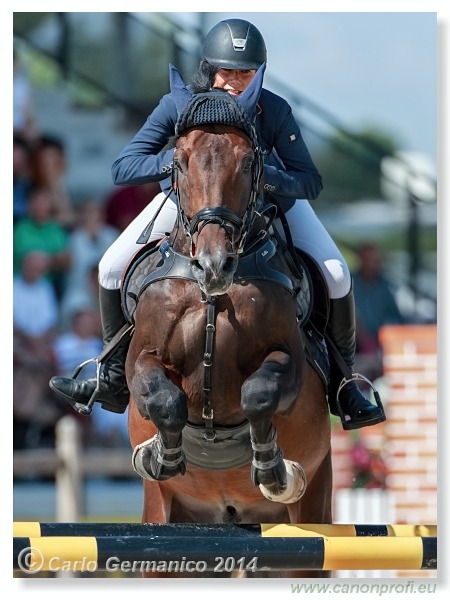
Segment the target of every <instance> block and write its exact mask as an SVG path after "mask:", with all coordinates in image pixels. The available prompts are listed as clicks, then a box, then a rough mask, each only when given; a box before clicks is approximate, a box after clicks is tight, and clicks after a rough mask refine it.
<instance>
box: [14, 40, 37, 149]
mask: <svg viewBox="0 0 450 600" xmlns="http://www.w3.org/2000/svg"><path fill="white" fill-rule="evenodd" d="M13 130H14V134H18V135H20V136H22V137H23V138H25V139H26V140H27V141H28V142H31V141H33V140H35V139H36V137H37V135H38V127H37V123H36V117H35V113H34V108H33V100H32V94H31V86H30V82H29V79H28V74H27V72H26V70H25V68H24V66H23V64H22V61H21V60H20V57H19V54H18V52H17V51H16V49H15V48H14V49H13Z"/></svg>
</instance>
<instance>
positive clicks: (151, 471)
mask: <svg viewBox="0 0 450 600" xmlns="http://www.w3.org/2000/svg"><path fill="white" fill-rule="evenodd" d="M130 391H131V395H132V397H133V399H134V401H135V402H136V405H137V407H138V410H139V412H140V414H141V416H142V417H143V418H144V419H151V420H152V421H153V423H154V424H155V426H156V427H157V429H158V433H157V434H156V435H155V436H154V437H152V438H151V439H149V440H147V441H145V442H143V443H142V444H139V445H138V446H136V448H135V449H134V452H133V459H132V460H133V466H134V468H135V470H136V472H137V473H138V474H139V475H140V476H141V477H144V478H145V479H151V480H157V481H163V480H165V479H169V478H170V477H173V476H174V475H178V473H181V474H182V475H184V473H185V472H186V458H185V456H184V453H183V451H182V448H181V432H182V430H183V428H184V426H185V425H186V422H187V418H188V410H187V401H186V396H185V395H184V393H183V392H182V391H181V390H180V388H178V387H177V386H176V385H175V384H174V383H173V382H172V381H171V380H170V379H169V378H168V377H167V375H166V371H165V369H164V367H163V365H162V364H161V363H160V362H159V361H158V360H157V359H155V358H154V357H153V356H151V355H148V354H142V355H141V356H140V357H139V358H138V360H137V361H136V363H135V367H134V374H133V377H132V381H131V386H130Z"/></svg>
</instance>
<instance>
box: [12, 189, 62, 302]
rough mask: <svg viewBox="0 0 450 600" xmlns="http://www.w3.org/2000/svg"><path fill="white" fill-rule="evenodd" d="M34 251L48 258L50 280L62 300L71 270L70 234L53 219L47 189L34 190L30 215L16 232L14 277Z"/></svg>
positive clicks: (21, 220) (16, 227)
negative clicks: (27, 256) (26, 256)
mask: <svg viewBox="0 0 450 600" xmlns="http://www.w3.org/2000/svg"><path fill="white" fill-rule="evenodd" d="M31 250H40V251H42V252H45V253H46V254H47V255H48V256H49V262H50V265H49V269H48V271H47V277H49V279H50V280H51V281H52V283H53V284H54V286H55V290H56V292H57V295H58V299H60V298H61V297H62V293H63V290H64V285H65V275H66V273H67V271H68V269H69V267H70V253H69V251H68V233H67V231H66V230H65V229H64V227H62V226H61V225H60V224H59V223H57V222H56V221H55V219H54V218H53V201H52V198H51V195H50V193H49V191H48V190H47V189H46V188H33V189H32V190H31V191H30V195H29V197H28V202H27V214H26V216H24V217H22V218H20V219H19V220H18V221H17V222H16V223H15V225H14V229H13V269H14V274H18V273H19V272H20V271H21V270H22V261H23V257H24V256H25V255H26V254H27V253H28V252H30V251H31Z"/></svg>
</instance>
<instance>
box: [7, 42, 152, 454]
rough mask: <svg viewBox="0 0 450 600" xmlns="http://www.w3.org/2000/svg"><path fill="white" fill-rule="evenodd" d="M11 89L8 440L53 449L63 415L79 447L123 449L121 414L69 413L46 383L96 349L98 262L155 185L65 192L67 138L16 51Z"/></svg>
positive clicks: (124, 422) (97, 410)
mask: <svg viewBox="0 0 450 600" xmlns="http://www.w3.org/2000/svg"><path fill="white" fill-rule="evenodd" d="M13 93H14V136H13V419H14V432H13V440H14V448H15V449H34V448H42V447H53V446H54V444H55V425H56V423H57V421H58V420H59V419H60V418H61V417H62V416H64V415H65V414H71V415H72V416H74V417H75V418H78V419H79V420H80V421H81V422H82V428H81V429H82V432H83V442H84V444H85V446H86V447H88V446H102V447H117V446H127V447H128V446H129V442H128V435H127V413H125V414H124V415H118V414H113V413H110V412H108V411H105V410H103V409H101V407H100V406H99V405H97V406H96V407H95V409H94V411H93V414H92V416H91V417H83V416H81V415H77V413H75V411H74V410H73V409H72V408H71V407H70V406H69V404H67V403H65V402H64V401H62V400H60V399H58V397H57V396H56V395H55V394H54V393H53V392H52V391H51V390H50V388H49V384H48V382H49V379H50V378H51V377H52V376H53V375H56V374H60V375H69V376H71V375H72V373H73V371H74V370H75V368H76V367H77V366H78V365H79V364H80V363H82V362H83V361H86V360H88V359H90V358H92V357H95V356H97V355H98V354H99V352H100V351H101V349H102V347H103V342H102V336H101V322H100V313H99V307H98V289H97V286H98V280H97V277H98V271H97V269H98V262H99V260H100V258H101V256H102V255H103V253H104V252H105V250H106V249H107V248H108V246H109V245H110V244H111V243H112V242H113V241H114V240H115V239H116V238H117V236H118V235H119V234H120V232H121V231H123V229H124V228H125V227H126V226H127V225H128V223H129V222H130V221H131V220H132V219H133V218H134V217H135V216H136V215H137V214H138V213H139V212H140V211H141V210H142V209H143V207H144V206H145V205H146V204H147V203H148V202H149V201H150V200H151V199H152V197H153V196H154V195H155V193H157V192H158V190H159V188H158V187H157V186H156V185H151V186H142V187H140V188H136V187H129V188H128V187H124V188H117V191H116V189H113V187H112V183H111V188H112V190H111V193H110V194H109V195H107V196H106V197H105V198H97V197H92V198H84V199H80V198H76V199H75V198H72V197H71V194H70V191H69V188H68V185H67V172H68V157H67V147H66V143H65V140H64V139H63V138H62V137H58V136H55V135H53V134H49V133H47V132H46V131H42V128H41V127H40V124H39V120H38V118H37V116H36V114H35V111H34V108H33V101H32V93H31V87H30V85H29V82H28V79H27V76H26V72H25V71H24V69H23V67H22V65H21V64H20V59H19V57H18V56H17V55H16V54H15V55H14V89H13ZM89 369H91V372H92V375H94V374H95V365H94V364H93V363H91V364H88V365H86V367H84V369H83V371H82V373H81V376H83V377H84V376H85V375H88V376H89Z"/></svg>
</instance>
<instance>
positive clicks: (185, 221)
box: [172, 90, 264, 256]
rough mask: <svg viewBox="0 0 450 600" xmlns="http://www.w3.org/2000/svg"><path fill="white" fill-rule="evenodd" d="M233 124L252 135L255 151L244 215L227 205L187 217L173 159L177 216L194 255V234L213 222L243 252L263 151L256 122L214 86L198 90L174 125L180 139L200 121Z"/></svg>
mask: <svg viewBox="0 0 450 600" xmlns="http://www.w3.org/2000/svg"><path fill="white" fill-rule="evenodd" d="M211 124H218V125H230V126H233V127H237V128H239V129H242V130H243V131H244V132H245V133H246V134H247V136H248V137H249V139H250V142H251V146H252V150H253V153H254V161H253V164H252V187H251V191H250V195H249V199H248V203H247V207H246V210H245V213H244V215H243V216H242V217H241V216H240V215H238V214H237V213H236V212H235V211H233V210H231V209H230V208H226V207H222V206H219V207H215V208H203V209H202V210H200V211H199V212H198V213H196V214H195V215H194V216H193V217H192V218H191V219H189V218H188V216H187V215H186V213H185V211H184V210H183V208H182V206H181V204H182V203H181V198H180V191H179V186H178V168H177V165H176V163H175V162H174V165H173V169H172V187H173V189H174V191H175V194H176V196H177V207H178V216H179V219H180V222H181V224H182V226H183V230H184V233H185V235H186V236H187V237H188V238H189V239H190V240H191V256H192V255H193V241H192V238H193V236H194V234H196V233H197V234H200V232H201V231H202V229H203V228H204V227H205V226H206V225H209V224H211V223H216V224H217V225H219V226H220V227H222V228H223V229H224V230H225V231H226V233H227V235H228V237H229V239H230V241H231V244H232V246H233V249H234V251H235V252H236V254H237V255H239V254H241V253H242V251H243V249H244V245H245V240H246V238H247V235H248V233H249V231H250V229H251V227H252V225H253V220H254V216H255V207H256V199H257V197H258V186H259V182H260V180H261V177H262V174H263V168H264V163H263V153H262V151H261V148H260V147H259V144H258V141H257V135H256V131H255V127H254V125H253V123H251V121H250V120H249V119H248V118H247V117H246V115H244V114H243V112H242V110H241V109H240V107H239V106H238V105H237V104H236V102H235V101H234V99H233V98H232V97H231V96H229V94H228V93H227V92H224V91H220V90H214V91H211V92H206V93H203V94H197V95H196V96H194V97H193V99H192V100H191V102H190V103H189V104H188V105H187V107H186V109H185V111H184V112H183V114H182V115H180V117H179V119H178V122H177V125H176V127H175V134H176V136H177V139H178V138H179V136H180V134H181V133H182V132H183V131H185V130H186V129H188V128H194V127H198V126H200V125H211Z"/></svg>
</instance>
